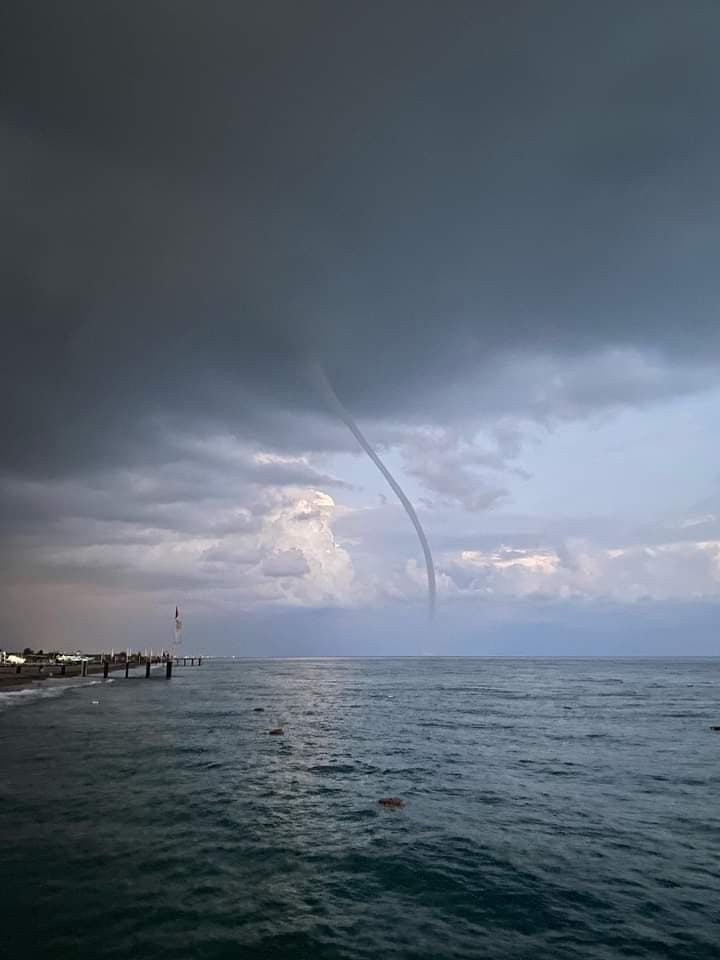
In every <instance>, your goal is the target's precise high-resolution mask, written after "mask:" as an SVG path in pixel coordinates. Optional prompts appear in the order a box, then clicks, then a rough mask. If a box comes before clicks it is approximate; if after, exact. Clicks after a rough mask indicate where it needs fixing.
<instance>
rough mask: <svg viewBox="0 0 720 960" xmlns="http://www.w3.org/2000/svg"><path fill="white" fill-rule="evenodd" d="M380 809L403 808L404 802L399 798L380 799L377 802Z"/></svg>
mask: <svg viewBox="0 0 720 960" xmlns="http://www.w3.org/2000/svg"><path fill="white" fill-rule="evenodd" d="M378 803H379V804H380V806H381V807H404V806H405V801H404V800H401V799H400V797H382V798H381V799H380V800H378Z"/></svg>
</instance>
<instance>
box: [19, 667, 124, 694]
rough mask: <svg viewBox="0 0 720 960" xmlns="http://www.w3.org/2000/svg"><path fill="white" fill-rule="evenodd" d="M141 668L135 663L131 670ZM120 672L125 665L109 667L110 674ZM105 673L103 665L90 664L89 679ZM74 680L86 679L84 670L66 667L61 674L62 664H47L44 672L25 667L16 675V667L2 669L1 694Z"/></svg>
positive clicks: (88, 668)
mask: <svg viewBox="0 0 720 960" xmlns="http://www.w3.org/2000/svg"><path fill="white" fill-rule="evenodd" d="M139 666H142V664H135V663H133V664H131V665H130V669H131V670H136V669H137V668H138V667H139ZM118 670H122V671H124V670H125V664H124V663H111V664H109V665H108V672H109V673H117V671H118ZM103 672H104V665H103V664H102V663H93V664H88V667H87V677H91V676H92V677H97V675H98V674H100V675H101V676H102V674H103ZM73 679H84V678H83V676H82V668H81V667H80V666H76V665H75V664H73V665H72V668H70V667H67V666H66V669H65V673H61V672H60V664H54V663H51V664H47V665H46V666H45V669H43V670H38V669H32V667H24V668H23V670H22V672H21V673H16V672H15V668H14V667H13V668H12V669H5V668H0V693H7V692H8V691H13V690H21V689H22V688H23V687H32V686H43V685H44V684H45V682H46V681H47V680H73Z"/></svg>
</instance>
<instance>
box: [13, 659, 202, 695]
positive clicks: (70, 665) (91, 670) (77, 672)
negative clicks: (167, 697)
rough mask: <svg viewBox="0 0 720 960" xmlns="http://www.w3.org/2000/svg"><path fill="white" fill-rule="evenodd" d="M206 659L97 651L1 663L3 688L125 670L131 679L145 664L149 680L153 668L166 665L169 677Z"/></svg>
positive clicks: (105, 676)
mask: <svg viewBox="0 0 720 960" xmlns="http://www.w3.org/2000/svg"><path fill="white" fill-rule="evenodd" d="M202 661H203V658H202V657H199V656H185V657H179V656H176V655H175V654H163V655H161V656H143V655H142V654H135V655H132V656H130V657H127V656H126V655H125V654H122V655H116V656H110V655H107V654H96V655H95V656H93V657H89V658H88V659H87V660H82V661H81V662H77V661H64V662H57V661H56V660H41V659H39V658H35V659H33V660H28V661H26V662H25V663H22V664H20V663H17V664H16V663H12V664H11V663H2V664H0V687H8V686H12V687H14V686H22V685H24V684H27V683H33V682H36V681H43V680H48V679H50V678H51V677H53V678H58V677H89V676H95V675H97V674H102V677H103V679H104V680H107V679H108V678H109V676H110V673H111V672H112V673H115V672H117V671H120V670H123V671H124V673H125V677H126V679H127V678H130V671H131V670H137V669H139V668H141V667H145V671H144V676H145V678H147V679H149V678H150V676H151V672H152V670H153V668H155V667H160V668H162V667H163V666H164V667H165V677H166V679H167V680H170V679H171V677H172V671H173V666H176V667H180V666H183V667H187V666H191V667H195V666H198V667H199V666H202Z"/></svg>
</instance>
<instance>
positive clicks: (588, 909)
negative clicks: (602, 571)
mask: <svg viewBox="0 0 720 960" xmlns="http://www.w3.org/2000/svg"><path fill="white" fill-rule="evenodd" d="M259 708H262V712H260V710H259ZM713 725H720V660H718V659H684V660H681V659H648V660H639V659H621V660H620V659H619V660H609V659H577V660H573V659H546V660H540V659H432V658H419V659H318V660H307V659H300V660H239V659H238V660H225V661H223V660H206V661H204V662H203V664H202V666H200V667H197V666H195V667H190V666H188V667H185V668H183V667H178V668H176V669H175V671H174V675H173V677H172V679H171V680H170V681H167V680H165V678H164V675H163V673H161V672H158V674H157V676H153V677H151V678H150V679H149V680H147V679H145V678H144V676H137V677H131V678H130V679H128V680H126V679H125V678H124V677H123V676H122V675H117V674H116V676H115V678H114V679H112V680H111V681H108V682H103V681H101V680H97V679H91V680H86V681H69V682H64V681H60V680H52V681H50V682H49V683H48V684H47V685H46V686H45V687H43V688H37V689H33V690H27V691H22V692H21V691H16V692H12V693H8V692H3V693H0V917H2V921H1V923H0V954H2V956H3V958H6V960H15V958H18V960H19V958H22V960H34V958H38V960H39V958H43V960H45V958H73V960H85V958H87V960H90V958H92V960H99V958H102V960H105V958H107V960H111V958H112V960H126V958H127V960H130V958H132V960H154V958H163V960H166V958H167V960H169V958H193V960H194V958H198V960H200V958H202V960H220V958H223V960H224V958H240V960H245V958H247V960H250V958H258V960H260V958H262V960H272V958H288V960H290V958H293V960H302V958H314V960H330V958H338V960H339V958H347V960H378V958H383V960H387V958H408V960H409V958H418V960H419V958H427V960H438V958H457V960H461V958H491V960H495V958H497V960H512V958H528V960H530V958H533V960H544V958H548V960H550V958H552V960H571V958H572V960H580V958H582V960H611V958H620V957H623V958H624V957H632V958H642V957H647V958H662V957H672V958H677V960H692V958H718V957H720V732H715V731H713V730H712V729H711V727H712V726H713ZM276 727H282V728H283V730H284V734H283V735H282V736H270V735H269V730H270V729H273V728H276ZM388 796H392V797H399V798H401V799H402V800H404V801H405V804H404V806H402V807H397V808H387V807H384V806H381V805H379V804H378V800H379V799H381V798H383V797H388Z"/></svg>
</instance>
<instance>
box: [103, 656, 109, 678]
mask: <svg viewBox="0 0 720 960" xmlns="http://www.w3.org/2000/svg"><path fill="white" fill-rule="evenodd" d="M109 672H110V664H109V662H108V661H107V660H106V661H105V662H104V663H103V680H107V678H108V673H109Z"/></svg>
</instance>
